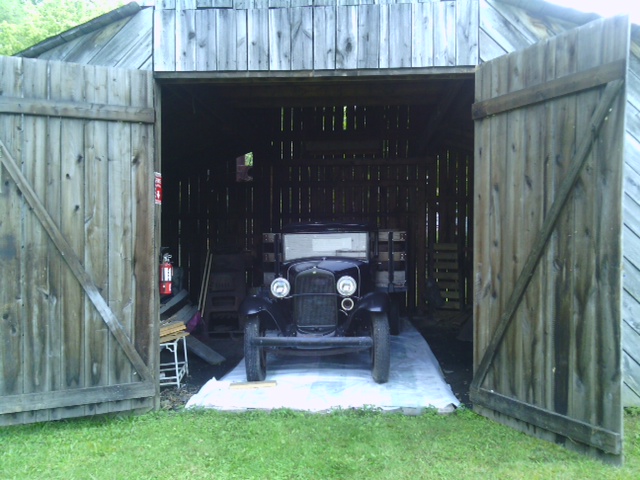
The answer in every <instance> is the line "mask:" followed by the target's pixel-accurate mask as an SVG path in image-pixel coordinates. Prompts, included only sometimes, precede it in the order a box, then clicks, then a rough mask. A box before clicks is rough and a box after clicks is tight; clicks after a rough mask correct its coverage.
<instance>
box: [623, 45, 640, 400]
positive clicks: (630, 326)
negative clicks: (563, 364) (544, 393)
mask: <svg viewBox="0 0 640 480" xmlns="http://www.w3.org/2000/svg"><path fill="white" fill-rule="evenodd" d="M630 64H631V68H630V69H629V72H628V74H627V118H626V135H625V155H624V158H625V170H624V196H623V199H622V206H623V219H624V226H623V231H622V242H623V244H622V245H623V256H624V257H623V261H624V264H623V268H624V271H623V272H624V273H623V291H622V335H623V338H624V341H623V355H622V367H623V371H624V382H623V390H622V396H623V397H622V398H623V404H624V405H625V406H640V58H639V57H637V56H636V55H631V57H630Z"/></svg>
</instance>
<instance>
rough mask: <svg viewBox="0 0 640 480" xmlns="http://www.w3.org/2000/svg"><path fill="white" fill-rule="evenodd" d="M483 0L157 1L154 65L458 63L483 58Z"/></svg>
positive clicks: (168, 68)
mask: <svg viewBox="0 0 640 480" xmlns="http://www.w3.org/2000/svg"><path fill="white" fill-rule="evenodd" d="M477 24H478V1H477V0H457V1H446V2H439V1H425V2H404V1H397V2H395V1H393V2H392V1H390V2H380V3H378V2H373V1H367V2H363V1H338V2H335V1H327V2H318V1H317V0H316V1H311V0H303V1H296V0H289V1H282V2H280V1H278V2H274V1H255V0H254V1H238V0H236V1H233V2H231V1H227V2H225V1H223V2H217V1H202V0H199V1H197V2H196V1H170V0H165V1H161V2H158V3H157V4H156V10H155V16H154V31H155V38H154V53H153V55H154V67H153V68H154V71H156V72H174V71H175V72H180V71H210V72H212V71H226V70H232V71H242V70H250V71H260V70H266V71H283V70H334V69H337V70H348V69H369V68H373V69H378V68H406V67H411V68H419V67H452V66H469V65H476V64H477V62H478V28H477Z"/></svg>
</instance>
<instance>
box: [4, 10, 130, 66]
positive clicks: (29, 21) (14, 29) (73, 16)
mask: <svg viewBox="0 0 640 480" xmlns="http://www.w3.org/2000/svg"><path fill="white" fill-rule="evenodd" d="M124 3H126V2H125V1H124V0H122V1H117V0H112V1H104V0H102V1H101V0H0V55H13V54H15V53H18V52H20V51H22V50H25V49H26V48H29V47H30V46H32V45H35V44H36V43H38V42H41V41H42V40H45V39H46V38H49V37H52V36H54V35H57V34H59V33H61V32H64V31H66V30H69V29H70V28H73V27H75V26H77V25H79V24H82V23H84V22H86V21H88V20H90V19H92V18H95V17H97V16H99V15H101V14H103V13H105V12H107V11H109V10H111V9H113V8H115V7H117V6H119V5H122V4H124Z"/></svg>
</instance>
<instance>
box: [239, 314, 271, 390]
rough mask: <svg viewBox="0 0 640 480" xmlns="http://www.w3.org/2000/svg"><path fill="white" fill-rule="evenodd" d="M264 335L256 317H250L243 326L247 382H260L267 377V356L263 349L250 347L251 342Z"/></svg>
mask: <svg viewBox="0 0 640 480" xmlns="http://www.w3.org/2000/svg"><path fill="white" fill-rule="evenodd" d="M261 333H264V329H263V330H262V331H261V329H260V318H259V317H258V315H250V316H248V317H247V321H246V322H245V324H244V365H245V368H246V371H247V382H261V381H263V380H264V379H265V377H266V376H267V354H266V352H265V351H264V349H263V348H261V347H257V346H255V345H251V340H252V339H254V338H256V337H259V336H260V335H261Z"/></svg>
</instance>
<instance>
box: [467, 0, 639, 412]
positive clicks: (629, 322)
mask: <svg viewBox="0 0 640 480" xmlns="http://www.w3.org/2000/svg"><path fill="white" fill-rule="evenodd" d="M518 2H520V3H522V6H523V7H527V6H529V7H530V9H523V8H518V6H515V5H511V3H513V4H518ZM545 13H546V14H547V15H545ZM549 13H556V14H558V15H562V9H560V10H558V8H557V7H554V6H550V5H548V4H547V5H541V2H528V1H526V0H509V1H508V2H506V3H505V2H503V1H499V0H480V32H479V46H480V62H486V61H489V60H491V59H493V58H496V57H499V56H501V55H504V54H506V53H510V52H513V51H516V50H521V49H523V48H525V47H527V46H529V45H531V44H533V43H535V42H538V41H540V40H544V39H547V38H550V37H553V36H556V35H558V34H560V33H561V32H563V31H566V30H569V29H572V28H575V26H576V24H575V23H572V21H573V22H575V21H579V22H586V21H589V20H593V18H592V17H593V16H591V15H587V14H580V15H577V16H576V15H574V16H571V18H570V20H572V21H567V19H566V18H565V19H562V17H560V18H558V17H553V16H549V15H548V14H549ZM636 28H637V27H636ZM635 33H636V35H635V36H634V37H633V38H636V41H635V42H632V44H631V52H635V55H632V56H631V58H632V59H633V61H632V62H631V68H630V73H629V76H628V88H627V96H628V106H627V108H628V111H627V121H626V125H627V135H626V137H625V165H626V167H625V182H624V192H625V193H624V211H623V215H624V219H625V222H624V223H625V228H624V237H623V238H624V249H623V251H624V271H625V275H624V293H623V368H624V372H623V378H624V390H623V394H624V396H623V404H624V405H625V406H640V323H639V322H638V318H639V317H638V315H639V314H640V308H639V306H638V302H639V301H640V283H639V282H640V277H639V276H638V275H639V274H638V273H637V270H638V268H640V224H638V222H637V221H636V220H635V218H637V216H638V214H640V211H639V210H637V204H638V203H640V200H639V199H640V190H639V188H638V185H640V183H639V182H640V177H638V174H637V172H640V143H639V142H640V120H638V117H639V113H638V112H639V111H640V85H639V82H638V77H639V76H640V67H639V66H638V60H637V59H638V55H640V50H639V47H638V42H637V33H638V32H637V31H636V32H635ZM634 207H635V208H634Z"/></svg>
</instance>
